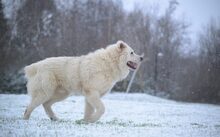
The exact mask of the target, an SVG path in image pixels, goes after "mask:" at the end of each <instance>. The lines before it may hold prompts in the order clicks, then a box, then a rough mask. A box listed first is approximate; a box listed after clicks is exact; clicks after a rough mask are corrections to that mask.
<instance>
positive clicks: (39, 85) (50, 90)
mask: <svg viewBox="0 0 220 137" xmlns="http://www.w3.org/2000/svg"><path fill="white" fill-rule="evenodd" d="M29 82H31V83H28V91H29V93H30V94H31V96H32V99H31V103H30V104H29V105H28V107H27V109H26V110H25V113H24V119H29V117H30V115H31V113H32V111H33V110H34V109H35V108H36V107H38V106H39V105H41V104H43V103H45V102H46V101H48V100H49V99H50V98H51V96H52V95H53V94H54V91H55V89H56V86H57V85H56V79H55V77H54V75H53V74H52V73H50V72H44V73H40V74H38V75H36V76H35V77H34V78H32V80H30V81H29Z"/></svg>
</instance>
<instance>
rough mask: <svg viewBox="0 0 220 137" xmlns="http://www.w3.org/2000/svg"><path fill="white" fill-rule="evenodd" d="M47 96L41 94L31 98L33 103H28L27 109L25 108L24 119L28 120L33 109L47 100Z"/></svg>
mask: <svg viewBox="0 0 220 137" xmlns="http://www.w3.org/2000/svg"><path fill="white" fill-rule="evenodd" d="M47 99H48V98H47V96H43V95H42V96H41V97H39V95H38V97H35V98H32V99H31V103H30V104H29V105H28V107H27V109H26V110H25V113H24V119H25V120H27V119H29V118H30V115H31V113H32V111H33V110H34V109H35V108H37V107H38V106H39V105H41V104H42V103H44V102H45V101H47Z"/></svg>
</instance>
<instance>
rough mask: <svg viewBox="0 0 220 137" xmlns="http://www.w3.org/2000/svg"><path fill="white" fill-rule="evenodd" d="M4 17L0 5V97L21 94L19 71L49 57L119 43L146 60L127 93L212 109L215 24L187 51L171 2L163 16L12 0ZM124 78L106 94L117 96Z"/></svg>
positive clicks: (90, 1)
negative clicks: (8, 14)
mask: <svg viewBox="0 0 220 137" xmlns="http://www.w3.org/2000/svg"><path fill="white" fill-rule="evenodd" d="M14 2H15V3H17V4H14V5H17V6H15V7H14V10H13V13H12V16H11V18H6V17H5V14H4V8H5V6H7V5H4V4H3V2H2V0H0V93H16V94H17V93H26V87H25V84H26V80H25V78H24V75H23V67H24V66H26V65H28V64H31V63H33V62H36V61H38V60H41V59H44V58H47V57H52V56H79V55H82V54H87V53H88V52H91V51H94V50H96V49H98V48H103V47H106V46H107V45H109V44H112V43H115V42H116V41H117V40H123V41H125V42H126V43H128V44H129V45H131V46H132V47H133V48H134V49H135V51H136V52H137V53H142V52H144V53H145V57H146V58H147V59H148V60H147V61H146V62H144V63H143V64H142V65H141V68H140V70H139V71H138V73H137V76H136V77H135V80H134V83H133V85H132V87H131V92H144V93H148V94H152V95H156V96H160V97H165V98H170V99H175V100H181V101H193V102H209V103H219V102H220V20H216V19H212V20H210V22H209V23H208V24H207V25H206V26H201V27H203V29H202V30H203V31H201V32H200V34H198V41H197V44H198V45H199V46H198V50H197V52H187V53H185V52H184V48H183V47H184V46H186V45H187V46H189V47H190V46H191V44H192V43H191V39H190V37H189V33H190V32H189V31H188V29H189V28H190V23H188V22H186V21H185V20H184V18H183V19H177V18H175V17H174V16H173V14H174V13H175V11H176V9H177V8H178V3H177V1H175V0H173V1H170V3H169V6H168V7H167V8H166V10H165V11H164V13H162V14H158V13H157V10H156V9H154V8H152V9H147V10H143V9H141V8H137V7H136V8H135V9H134V10H133V11H130V12H128V11H126V10H125V9H124V8H123V4H122V2H121V1H119V0H118V1H116V0H73V1H72V6H71V8H65V5H64V4H63V3H64V2H65V1H62V0H15V1H14ZM129 79H130V77H128V78H127V79H126V80H124V81H122V82H119V83H118V84H116V86H115V87H114V89H113V90H114V91H120V92H124V91H125V90H126V87H127V84H128V82H129Z"/></svg>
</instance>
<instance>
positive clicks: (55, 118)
mask: <svg viewBox="0 0 220 137" xmlns="http://www.w3.org/2000/svg"><path fill="white" fill-rule="evenodd" d="M50 120H52V121H58V120H59V118H58V117H50Z"/></svg>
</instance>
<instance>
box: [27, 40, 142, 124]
mask: <svg viewBox="0 0 220 137" xmlns="http://www.w3.org/2000/svg"><path fill="white" fill-rule="evenodd" d="M142 60H143V57H141V56H139V55H136V54H135V53H134V51H133V49H132V48H130V47H129V46H128V45H127V44H126V43H125V42H123V41H118V42H117V43H116V44H113V45H109V46H108V47H107V48H105V49H99V50H97V51H95V52H93V53H89V54H88V55H85V56H80V57H53V58H47V59H45V60H42V61H39V62H36V63H33V64H31V65H29V66H26V67H25V76H26V78H27V80H28V82H27V90H28V94H29V95H31V97H32V98H31V102H30V104H29V105H28V107H27V109H26V110H25V113H24V119H29V117H30V115H31V112H32V111H33V110H34V109H35V108H36V107H38V106H39V105H41V104H43V107H44V109H45V111H46V113H47V115H48V116H49V117H50V119H51V120H57V117H56V116H55V114H54V112H53V111H52V109H51V106H52V104H54V103H55V102H58V101H61V100H63V99H65V98H67V97H68V96H70V95H71V94H81V95H84V96H85V114H84V120H85V121H86V122H95V121H97V120H98V119H99V118H100V117H101V116H102V115H103V113H104V111H105V107H104V105H103V103H102V101H101V99H100V98H101V97H102V96H103V95H105V94H106V93H107V92H108V91H110V90H111V88H112V87H113V86H114V84H115V83H116V82H118V81H120V80H122V79H124V78H125V77H126V76H127V75H128V73H129V70H135V69H136V68H137V65H138V63H140V62H141V61H142Z"/></svg>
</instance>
